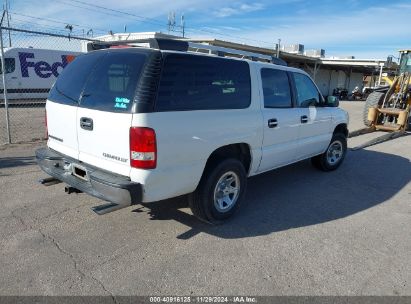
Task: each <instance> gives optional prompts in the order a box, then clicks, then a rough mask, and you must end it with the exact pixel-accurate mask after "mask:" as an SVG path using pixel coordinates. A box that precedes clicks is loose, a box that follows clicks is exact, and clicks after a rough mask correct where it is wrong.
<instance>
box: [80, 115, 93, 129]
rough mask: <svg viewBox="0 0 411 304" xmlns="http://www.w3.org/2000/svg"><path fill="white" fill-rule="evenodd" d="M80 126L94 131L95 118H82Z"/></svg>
mask: <svg viewBox="0 0 411 304" xmlns="http://www.w3.org/2000/svg"><path fill="white" fill-rule="evenodd" d="M80 127H81V128H82V129H84V130H88V131H92V130H93V120H92V119H91V118H88V117H82V118H80Z"/></svg>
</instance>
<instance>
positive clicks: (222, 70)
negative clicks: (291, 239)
mask: <svg viewBox="0 0 411 304" xmlns="http://www.w3.org/2000/svg"><path fill="white" fill-rule="evenodd" d="M154 47H155V48H154ZM220 55H221V54H220ZM46 113H47V114H46V123H47V129H48V144H47V148H42V149H39V150H37V151H36V157H37V160H38V163H39V165H40V167H41V168H42V169H43V170H44V171H45V172H46V173H47V174H49V175H51V176H52V178H49V179H48V181H47V182H50V179H54V180H55V181H57V182H60V181H61V182H65V183H66V184H68V186H67V187H66V191H68V192H69V193H70V192H73V191H74V192H85V193H88V194H90V195H92V196H95V197H98V198H100V199H102V200H104V201H107V202H108V203H105V204H103V205H100V206H97V207H94V208H93V209H94V211H95V212H96V213H98V214H104V213H107V212H111V211H113V210H117V209H119V208H123V207H126V206H130V205H133V204H138V203H141V202H153V201H158V200H163V199H167V198H171V197H176V196H180V195H184V194H190V195H189V196H188V197H189V205H190V208H191V209H192V212H193V214H194V215H195V216H197V217H198V218H200V219H201V220H203V221H206V222H210V223H217V222H222V221H223V220H225V219H227V218H229V217H230V216H232V215H233V213H234V212H235V211H236V210H237V209H238V208H239V206H240V203H241V201H242V200H243V197H244V194H245V191H246V187H247V177H250V176H253V175H256V174H259V173H262V172H266V171H268V170H272V169H275V168H279V167H282V166H285V165H288V164H291V163H295V162H298V161H300V160H303V159H307V158H311V159H312V163H313V164H314V166H315V167H317V168H319V169H321V170H324V171H331V170H334V169H336V168H337V167H338V166H339V165H341V163H342V162H343V160H344V156H345V154H346V151H347V140H346V138H347V135H348V130H347V124H348V115H347V113H346V112H345V111H343V110H341V109H340V108H338V101H337V100H336V98H334V97H330V98H328V99H327V100H325V99H324V98H323V96H322V95H321V94H320V93H319V90H318V88H317V87H316V85H315V84H314V82H313V81H312V80H311V78H310V77H309V76H308V75H307V74H306V73H305V72H303V71H302V70H299V69H295V68H290V67H287V66H284V65H280V64H273V63H269V62H258V61H255V58H253V57H252V56H251V60H246V59H241V58H228V57H223V56H219V55H213V54H204V53H195V52H193V51H191V48H189V44H188V42H185V41H175V42H170V41H160V40H156V41H154V42H153V43H152V47H149V48H148V47H128V48H123V47H122V48H112V47H111V48H106V49H103V50H97V51H92V52H90V53H87V54H85V55H81V56H78V57H77V58H76V59H75V60H74V61H73V62H72V63H71V64H70V65H68V66H67V68H66V69H65V70H64V71H63V72H62V73H61V75H60V77H59V78H58V79H57V82H56V83H55V85H54V86H53V88H52V90H51V92H50V95H49V97H48V100H47V104H46Z"/></svg>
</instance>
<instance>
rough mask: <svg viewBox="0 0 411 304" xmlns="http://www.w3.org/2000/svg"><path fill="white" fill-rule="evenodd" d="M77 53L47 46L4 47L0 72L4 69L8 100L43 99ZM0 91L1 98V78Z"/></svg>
mask: <svg viewBox="0 0 411 304" xmlns="http://www.w3.org/2000/svg"><path fill="white" fill-rule="evenodd" d="M79 54H81V53H80V52H72V51H60V50H49V49H34V48H5V49H4V65H5V67H4V68H3V67H2V66H1V64H0V73H3V72H4V73H5V80H6V88H7V98H8V99H9V100H11V101H14V100H22V101H23V100H35V99H37V100H39V99H46V98H47V95H48V92H49V90H50V88H51V87H52V86H53V84H54V82H55V81H56V79H57V77H58V76H59V74H60V73H61V71H62V70H63V69H64V68H65V67H66V66H67V65H68V64H69V63H70V62H71V61H73V60H74V58H75V57H76V56H77V55H79ZM0 75H1V74H0ZM0 93H1V94H0V99H1V100H2V102H3V99H4V96H3V82H2V79H1V78H0Z"/></svg>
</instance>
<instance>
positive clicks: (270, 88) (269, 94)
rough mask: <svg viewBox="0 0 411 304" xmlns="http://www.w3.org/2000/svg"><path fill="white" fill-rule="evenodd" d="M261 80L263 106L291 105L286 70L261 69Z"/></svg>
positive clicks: (280, 106)
mask: <svg viewBox="0 0 411 304" xmlns="http://www.w3.org/2000/svg"><path fill="white" fill-rule="evenodd" d="M261 80H262V85H263V93H264V107H265V108H289V107H291V90H290V83H289V81H288V76H287V72H285V71H282V70H274V69H262V70H261Z"/></svg>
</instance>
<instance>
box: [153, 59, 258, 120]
mask: <svg viewBox="0 0 411 304" xmlns="http://www.w3.org/2000/svg"><path fill="white" fill-rule="evenodd" d="M250 83H251V81H250V70H249V66H248V64H247V63H246V62H243V61H237V60H228V59H223V58H213V57H206V56H196V55H186V54H168V55H166V57H165V59H164V67H163V72H162V76H161V80H160V85H159V90H158V97H157V102H156V111H160V112H161V111H187V110H211V109H244V108H247V107H248V106H249V105H250V102H251V84H250Z"/></svg>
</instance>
